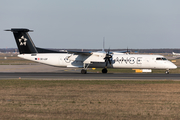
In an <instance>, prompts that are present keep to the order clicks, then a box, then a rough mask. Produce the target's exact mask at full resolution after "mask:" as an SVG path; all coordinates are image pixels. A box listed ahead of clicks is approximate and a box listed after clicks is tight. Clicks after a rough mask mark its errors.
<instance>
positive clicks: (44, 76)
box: [0, 72, 180, 80]
mask: <svg viewBox="0 0 180 120" xmlns="http://www.w3.org/2000/svg"><path fill="white" fill-rule="evenodd" d="M0 79H1V80H2V79H37V80H180V74H111V73H107V74H101V73H88V74H80V73H49V72H48V73H43V72H41V73H40V72H36V73H33V72H31V73H23V72H21V73H0Z"/></svg>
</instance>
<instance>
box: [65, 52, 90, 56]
mask: <svg viewBox="0 0 180 120" xmlns="http://www.w3.org/2000/svg"><path fill="white" fill-rule="evenodd" d="M67 52H68V53H72V54H75V55H88V56H89V55H92V54H93V53H92V52H91V51H89V52H84V51H67Z"/></svg>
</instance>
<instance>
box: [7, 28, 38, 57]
mask: <svg viewBox="0 0 180 120" xmlns="http://www.w3.org/2000/svg"><path fill="white" fill-rule="evenodd" d="M5 31H11V32H13V34H14V38H15V40H16V44H17V46H18V49H19V52H20V54H30V53H38V51H37V49H36V47H35V45H34V43H33V41H32V39H31V37H30V36H29V34H28V32H32V30H29V29H23V28H12V29H11V30H5Z"/></svg>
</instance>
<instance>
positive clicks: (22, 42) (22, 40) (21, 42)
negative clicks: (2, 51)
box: [19, 36, 27, 46]
mask: <svg viewBox="0 0 180 120" xmlns="http://www.w3.org/2000/svg"><path fill="white" fill-rule="evenodd" d="M26 41H27V39H26V38H25V37H24V36H22V37H21V39H19V42H20V45H24V46H26Z"/></svg>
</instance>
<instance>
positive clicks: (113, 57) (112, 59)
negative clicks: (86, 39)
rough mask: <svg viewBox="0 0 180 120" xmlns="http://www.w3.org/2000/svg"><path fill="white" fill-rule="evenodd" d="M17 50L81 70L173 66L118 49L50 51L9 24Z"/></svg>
mask: <svg viewBox="0 0 180 120" xmlns="http://www.w3.org/2000/svg"><path fill="white" fill-rule="evenodd" d="M5 31H11V32H13V34H14V38H15V41H16V44H17V47H18V50H19V55H18V57H20V58H23V59H27V60H31V61H35V62H39V63H43V64H47V65H51V66H57V67H67V68H69V67H72V68H73V67H76V68H82V70H81V73H82V74H86V73H87V69H88V68H103V69H102V73H107V72H108V70H107V68H130V69H165V70H166V72H165V73H166V74H169V70H170V69H176V68H177V66H176V65H175V64H174V63H172V62H170V61H168V60H167V59H166V58H165V57H164V56H161V55H141V54H129V53H121V52H110V49H109V50H108V51H107V52H105V51H104V49H103V50H102V51H96V52H91V51H88V52H85V51H84V52H83V51H53V50H49V49H44V48H39V47H36V46H35V44H34V43H33V41H32V39H31V37H30V36H29V34H28V32H33V30H29V29H26V28H11V29H8V30H5Z"/></svg>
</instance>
